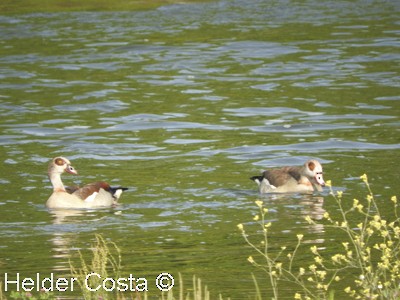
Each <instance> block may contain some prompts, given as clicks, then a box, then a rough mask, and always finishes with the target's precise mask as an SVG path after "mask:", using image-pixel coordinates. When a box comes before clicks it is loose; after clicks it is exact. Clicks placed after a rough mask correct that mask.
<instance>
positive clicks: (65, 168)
mask: <svg viewBox="0 0 400 300" xmlns="http://www.w3.org/2000/svg"><path fill="white" fill-rule="evenodd" d="M64 172H66V173H70V174H73V175H78V171H76V170H75V168H74V167H73V166H72V165H71V162H70V161H69V160H68V159H67V158H65V157H62V156H59V157H55V158H53V160H52V161H51V162H50V165H49V170H48V173H49V176H50V175H51V174H58V175H61V174H62V173H64Z"/></svg>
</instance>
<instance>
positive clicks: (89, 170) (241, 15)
mask: <svg viewBox="0 0 400 300" xmlns="http://www.w3.org/2000/svg"><path fill="white" fill-rule="evenodd" d="M399 8H400V5H399V3H398V2H397V1H385V2H382V3H378V2H368V3H364V2H363V1H351V2H350V1H322V2H321V1H309V2H301V3H298V2H296V1H215V2H211V3H200V4H182V5H169V6H163V7H161V8H158V9H154V10H148V11H140V12H123V11H122V12H76V13H63V12H60V13H46V14H39V13H38V14H21V15H14V16H0V115H1V117H2V120H1V126H0V128H1V136H0V144H1V151H0V155H1V161H2V164H1V172H0V174H1V175H0V184H1V188H2V196H1V198H0V209H1V217H0V229H1V230H0V279H1V280H3V279H4V277H3V274H4V273H9V274H15V273H16V272H20V273H21V276H34V275H35V274H36V273H38V272H39V273H40V274H41V275H42V277H44V276H47V275H48V274H49V273H50V272H54V273H55V274H56V275H59V276H63V275H65V274H69V260H72V261H73V262H74V261H77V260H78V257H77V250H82V251H88V248H90V247H91V245H92V243H93V241H94V235H95V234H96V233H100V234H102V235H103V236H104V237H105V238H106V239H107V240H109V241H113V242H115V243H116V244H117V245H118V246H119V247H120V249H121V252H122V259H123V266H124V271H125V272H127V273H134V274H139V276H141V277H146V278H149V279H150V278H154V277H155V276H156V275H157V274H160V273H161V272H169V273H171V274H173V275H174V276H175V277H176V278H177V276H178V275H177V274H178V273H179V272H180V273H181V274H182V276H183V278H184V281H185V284H187V285H190V284H191V277H192V275H196V276H198V277H200V278H202V280H203V282H204V283H205V284H207V286H208V287H209V289H210V290H211V293H212V295H213V297H216V296H217V295H218V294H222V295H223V296H224V297H231V299H253V298H254V294H253V292H254V287H253V283H252V279H251V273H252V272H256V274H257V276H259V278H260V285H261V286H262V290H263V293H265V295H267V293H268V289H269V286H268V283H267V282H264V281H263V280H262V278H263V277H262V275H261V274H258V273H257V271H256V270H255V269H254V268H253V267H252V266H251V265H250V264H249V263H248V262H247V261H246V259H247V257H248V256H249V255H251V254H253V253H252V251H251V250H250V249H249V248H248V247H247V246H246V244H245V242H244V241H243V239H242V237H241V236H240V233H239V232H238V230H237V228H236V225H237V224H238V223H243V224H245V226H250V227H251V226H252V224H253V221H252V218H253V215H254V214H255V213H256V211H257V208H256V206H255V204H254V201H255V200H257V199H259V195H258V192H257V190H256V186H255V185H254V183H253V182H251V181H250V180H249V177H250V176H253V175H257V174H259V173H260V172H261V170H263V169H264V168H267V167H274V166H282V165H300V164H302V163H304V162H305V161H306V160H307V159H308V158H310V157H313V158H316V159H318V160H320V161H321V162H322V163H323V166H324V172H325V175H324V176H325V180H327V179H331V180H332V181H333V184H334V186H335V189H341V190H344V191H345V197H348V199H349V202H350V203H351V201H352V199H353V198H354V197H359V198H362V197H363V195H364V193H365V189H364V188H363V186H362V184H361V183H360V180H359V178H358V177H359V176H360V175H361V174H363V173H367V174H368V175H369V177H370V181H371V184H372V187H373V189H374V191H375V193H376V194H377V198H378V201H381V203H382V204H383V207H386V206H385V205H384V203H385V201H388V199H389V197H390V196H392V195H395V194H397V195H399V187H398V178H399V176H400V172H399V168H398V164H399V158H398V157H399V154H400V139H399V124H400V123H399V115H400V105H399V100H400V96H399V64H398V62H399V34H400V31H399V18H398V13H399ZM57 155H63V156H66V157H68V158H69V159H70V160H71V161H72V162H73V165H74V167H75V168H76V169H77V170H78V171H79V174H80V176H79V177H72V176H68V175H65V176H64V177H63V180H64V182H65V183H66V184H73V183H78V184H84V183H88V182H91V181H93V180H100V179H101V180H107V181H109V182H111V183H112V184H114V185H123V186H127V187H129V188H130V190H129V191H127V192H126V193H125V194H123V196H122V198H121V205H120V206H119V207H118V208H117V209H116V210H112V211H109V210H105V211H90V212H81V213H77V212H74V213H71V212H69V213H65V214H61V213H57V214H56V213H51V212H48V211H47V209H46V208H45V206H44V203H45V202H46V200H47V198H48V196H49V195H50V193H51V186H50V183H49V181H48V179H47V175H46V169H47V164H48V162H49V160H50V159H51V158H52V157H55V156H57ZM262 199H263V201H264V203H265V206H266V207H268V208H269V209H270V212H271V213H270V218H271V221H273V227H272V229H271V230H272V231H271V234H272V236H273V242H275V243H276V248H277V249H279V247H280V246H281V245H283V244H285V245H288V246H290V245H294V244H295V243H296V241H297V239H296V234H297V233H300V232H301V233H304V234H305V238H306V239H307V240H308V241H310V242H312V241H314V242H316V243H320V244H321V246H325V247H326V248H327V251H332V253H333V252H334V251H335V248H334V246H333V245H335V244H337V243H338V241H337V240H336V239H337V238H338V237H337V236H335V234H334V233H328V232H326V230H325V229H324V227H323V226H321V227H318V228H314V227H311V226H309V225H308V224H307V223H306V222H305V221H304V216H306V215H311V216H313V218H316V219H318V218H320V217H321V215H322V214H323V212H324V211H329V212H330V213H331V214H333V215H334V214H335V212H336V211H337V208H336V206H335V204H334V202H333V201H332V199H331V198H330V196H329V195H328V191H324V192H323V193H322V194H321V195H318V197H317V196H315V197H308V196H307V197H305V196H300V195H287V196H284V197H279V198H276V197H262ZM388 210H390V208H388ZM387 213H388V214H389V211H388V212H387ZM149 291H150V292H149V295H150V296H157V295H159V292H158V291H157V289H156V287H155V286H154V284H151V285H150V284H149ZM292 294H293V291H292V290H286V291H285V290H284V291H283V293H281V296H282V299H284V298H289V299H291V298H292ZM61 296H67V297H70V296H71V294H70V293H64V294H63V293H61Z"/></svg>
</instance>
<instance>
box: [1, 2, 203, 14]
mask: <svg viewBox="0 0 400 300" xmlns="http://www.w3.org/2000/svg"><path fill="white" fill-rule="evenodd" d="M192 2H202V1H201V0H184V1H179V0H150V1H145V0H130V1H126V0H113V1H108V0H85V1H80V0H40V1H37V0H19V1H15V0H2V1H1V2H0V14H2V15H5V14H6V15H7V14H24V13H51V12H72V11H134V10H146V9H154V8H157V7H159V6H162V5H168V4H174V3H192Z"/></svg>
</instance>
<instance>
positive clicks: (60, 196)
mask: <svg viewBox="0 0 400 300" xmlns="http://www.w3.org/2000/svg"><path fill="white" fill-rule="evenodd" d="M64 172H67V173H70V174H73V175H78V172H77V171H76V170H75V169H74V167H73V166H72V165H71V162H70V161H69V160H68V159H66V158H65V157H61V156H59V157H56V158H53V160H52V161H51V162H50V164H49V168H48V175H49V179H50V182H51V184H52V185H53V193H52V194H51V196H50V198H49V199H48V200H47V202H46V206H47V207H48V208H71V209H74V208H76V209H79V208H99V207H110V206H113V205H116V204H117V201H118V199H119V197H120V196H121V194H122V192H123V191H125V190H127V188H123V187H111V186H110V185H109V184H108V183H107V182H104V181H97V182H94V183H90V184H87V185H85V186H83V187H81V188H79V187H72V188H70V187H64V184H63V183H62V181H61V174H62V173H64Z"/></svg>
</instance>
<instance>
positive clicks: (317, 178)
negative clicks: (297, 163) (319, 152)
mask: <svg viewBox="0 0 400 300" xmlns="http://www.w3.org/2000/svg"><path fill="white" fill-rule="evenodd" d="M304 167H305V175H306V176H307V177H308V178H310V180H311V182H313V183H315V184H318V185H320V186H325V181H324V177H323V176H322V174H323V172H322V166H321V164H320V163H319V162H318V161H317V160H315V159H311V160H309V161H307V162H306V163H305V164H304Z"/></svg>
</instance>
